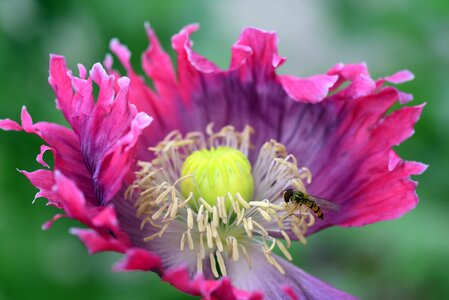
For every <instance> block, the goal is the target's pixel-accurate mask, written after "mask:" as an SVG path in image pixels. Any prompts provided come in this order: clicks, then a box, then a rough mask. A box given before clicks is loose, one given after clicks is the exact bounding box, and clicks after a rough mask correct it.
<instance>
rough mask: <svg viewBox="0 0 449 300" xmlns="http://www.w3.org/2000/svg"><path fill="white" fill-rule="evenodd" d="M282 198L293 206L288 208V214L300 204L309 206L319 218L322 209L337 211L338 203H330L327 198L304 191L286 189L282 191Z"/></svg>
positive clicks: (321, 216) (320, 217)
mask: <svg viewBox="0 0 449 300" xmlns="http://www.w3.org/2000/svg"><path fill="white" fill-rule="evenodd" d="M283 198H284V201H285V203H287V204H289V203H292V204H294V205H295V206H294V207H293V208H292V209H291V210H290V214H289V215H292V214H294V212H295V211H296V210H297V209H298V208H299V207H300V206H301V205H305V206H307V207H308V208H310V209H311V210H312V211H313V212H314V213H315V215H316V216H317V217H318V218H319V219H320V220H323V218H324V214H323V211H322V209H324V210H329V211H339V210H340V205H338V204H336V203H332V202H330V201H328V200H325V199H322V198H319V197H316V196H313V195H309V194H306V193H304V192H301V191H298V190H293V189H288V190H285V191H284V193H283Z"/></svg>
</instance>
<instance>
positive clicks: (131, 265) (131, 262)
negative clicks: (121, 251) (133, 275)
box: [114, 248, 162, 272]
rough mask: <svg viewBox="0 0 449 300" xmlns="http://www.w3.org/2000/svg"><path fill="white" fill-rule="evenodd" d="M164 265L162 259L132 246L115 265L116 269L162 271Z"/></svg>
mask: <svg viewBox="0 0 449 300" xmlns="http://www.w3.org/2000/svg"><path fill="white" fill-rule="evenodd" d="M161 267H162V262H161V259H160V258H159V257H158V256H156V255H154V254H152V253H150V252H148V251H146V250H144V249H139V248H130V249H128V250H127V252H126V254H125V257H124V258H123V259H122V260H121V261H119V262H118V263H117V264H115V266H114V270H115V271H136V270H138V271H155V272H160V270H161Z"/></svg>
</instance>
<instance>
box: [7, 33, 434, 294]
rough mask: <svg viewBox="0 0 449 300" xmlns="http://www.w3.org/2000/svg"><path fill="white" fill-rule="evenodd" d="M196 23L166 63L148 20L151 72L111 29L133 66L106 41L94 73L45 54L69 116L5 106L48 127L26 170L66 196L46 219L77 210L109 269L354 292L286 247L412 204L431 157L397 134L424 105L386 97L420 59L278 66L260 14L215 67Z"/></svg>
mask: <svg viewBox="0 0 449 300" xmlns="http://www.w3.org/2000/svg"><path fill="white" fill-rule="evenodd" d="M197 28H198V26H197V25H190V26H187V27H185V28H184V29H182V30H181V31H180V32H179V33H178V34H176V35H175V36H174V37H173V38H172V46H173V48H174V50H175V51H176V54H177V69H175V68H174V66H173V64H172V62H171V60H170V58H169V56H168V54H167V53H166V52H165V51H164V50H163V49H162V47H161V45H160V43H159V41H158V39H157V37H156V36H155V34H154V32H153V30H152V29H151V28H150V26H149V25H146V31H147V34H148V38H149V40H150V45H149V47H148V49H147V50H146V51H145V52H144V53H143V55H142V66H143V70H144V72H145V74H146V75H147V76H148V77H149V78H150V79H151V80H152V83H153V87H149V86H147V85H146V83H145V80H144V78H143V77H142V76H140V75H138V74H136V72H135V71H134V70H133V68H132V66H131V64H130V56H131V54H130V52H129V51H128V49H127V48H126V47H125V46H124V45H122V44H120V42H119V41H118V40H115V39H114V40H112V42H111V44H110V47H111V51H112V52H113V53H114V54H115V55H116V56H117V57H118V59H119V61H120V63H121V64H122V65H123V67H124V68H125V70H126V72H127V77H122V76H121V75H120V74H119V73H118V72H117V71H115V70H114V69H113V66H112V56H110V55H108V56H107V57H106V60H105V62H104V66H105V67H103V66H102V65H101V64H100V63H97V64H95V65H94V66H93V67H92V69H91V70H90V72H89V73H87V71H86V68H85V67H84V66H82V65H78V71H79V76H75V75H74V74H73V73H72V72H71V71H70V70H68V68H67V67H66V63H65V60H64V58H63V57H62V56H58V55H51V56H50V72H49V73H50V76H49V83H50V85H51V87H52V88H53V90H54V92H55V95H56V104H57V108H58V109H59V110H61V111H62V113H63V114H64V117H65V119H66V120H67V122H68V123H69V124H70V127H71V128H67V127H64V126H61V125H58V124H53V123H48V122H37V123H34V122H33V121H32V119H31V116H30V114H29V113H28V112H27V110H26V108H25V107H24V108H23V109H22V115H21V124H19V123H16V122H14V121H12V120H10V119H4V120H1V121H0V128H2V129H4V130H15V131H25V132H27V133H33V134H36V135H38V136H39V137H40V138H41V139H42V140H43V141H44V142H45V145H43V146H42V147H41V150H40V153H39V154H38V156H37V161H38V162H39V163H40V164H42V166H43V167H45V168H47V169H39V170H37V171H33V172H27V171H21V172H22V173H23V174H24V175H25V176H26V177H27V178H28V179H29V180H30V181H31V183H32V184H33V185H34V186H35V187H37V188H38V189H39V192H38V193H37V194H36V198H38V197H44V198H46V199H48V201H49V204H50V205H52V206H56V207H58V208H60V209H61V210H62V212H61V213H60V214H57V215H56V216H54V218H53V219H52V220H50V221H48V222H47V223H45V224H44V226H43V227H44V228H45V229H47V228H49V227H50V226H51V225H52V224H53V223H54V222H55V221H56V220H57V219H59V218H62V217H66V218H72V219H76V220H78V221H79V222H80V223H82V224H84V226H83V227H80V228H73V229H72V230H71V233H72V234H74V235H75V236H77V237H78V238H79V239H80V240H81V241H82V242H83V243H84V245H85V246H86V248H87V249H88V251H89V252H90V253H96V252H100V251H116V252H120V253H123V254H124V257H123V259H122V260H121V261H120V262H118V263H117V264H116V265H115V267H114V268H115V269H116V270H120V271H131V270H144V271H153V272H156V273H157V274H159V275H160V276H161V278H162V280H165V281H167V282H169V283H171V284H172V285H173V286H175V287H176V288H178V289H179V290H181V291H183V292H186V293H189V294H192V295H201V296H202V297H204V299H262V298H263V299H282V298H286V299H354V297H353V296H351V295H349V294H346V293H345V292H342V291H339V290H338V289H336V288H334V287H332V286H330V285H329V284H327V283H324V282H322V281H320V280H319V279H317V278H314V277H313V276H311V275H309V274H307V273H305V272H304V271H302V270H301V269H299V268H298V267H296V266H294V265H293V264H292V263H290V262H289V260H292V257H293V256H294V255H295V253H292V251H290V250H289V248H290V245H291V244H292V243H293V242H295V241H296V240H299V241H300V242H302V243H304V244H305V243H306V238H307V236H308V235H310V234H313V233H314V232H317V231H319V230H322V229H324V228H326V227H329V226H345V227H349V226H363V225H367V224H370V223H374V222H379V221H383V220H390V219H394V218H398V217H400V216H402V215H403V214H405V213H407V212H408V211H410V210H411V209H413V208H414V207H415V206H416V204H417V202H418V197H417V195H416V185H417V184H416V182H414V181H412V180H411V179H410V177H411V175H418V174H420V173H422V172H423V171H424V170H425V168H426V166H425V165H423V164H421V163H418V162H409V161H404V160H402V159H401V158H400V157H399V156H398V155H397V154H396V153H395V152H394V150H393V149H392V147H393V146H397V145H399V144H400V143H401V142H402V141H404V140H405V139H407V138H408V137H410V136H411V135H412V134H413V132H414V131H413V126H414V124H415V122H416V121H417V120H418V119H419V117H420V114H421V112H422V109H423V105H418V106H404V107H401V108H399V109H396V110H394V111H393V112H391V113H390V110H391V108H392V106H393V105H395V104H396V103H397V102H399V104H401V105H403V104H406V103H407V102H409V101H410V100H411V98H412V97H411V95H409V94H406V93H404V92H401V91H399V90H398V89H396V88H395V87H392V86H391V84H399V83H402V82H404V81H407V80H411V79H412V78H413V75H412V74H411V73H410V72H409V71H400V72H398V73H396V74H394V75H391V76H387V77H384V78H380V79H378V80H373V79H372V78H371V76H370V74H369V73H368V70H367V67H366V66H365V64H350V65H344V64H337V65H335V66H334V67H332V68H331V69H330V70H329V71H328V72H327V73H326V74H319V75H314V76H311V77H308V78H299V77H296V76H290V75H279V74H277V73H276V69H277V68H278V67H279V66H280V65H281V64H282V63H284V61H285V58H283V57H281V56H280V55H279V54H278V52H277V37H276V34H275V33H273V32H267V31H263V30H260V29H256V28H246V29H244V30H243V32H242V33H241V36H240V38H239V40H238V41H237V42H236V43H235V44H234V46H232V55H231V62H230V66H229V68H228V69H226V70H221V69H220V68H219V67H217V66H216V65H215V64H214V63H212V62H210V61H209V60H207V59H206V58H204V57H202V56H200V55H199V54H197V53H196V52H194V51H193V49H192V42H191V40H190V34H191V33H192V32H194V31H195V30H197ZM95 86H96V87H95ZM94 89H98V95H97V96H94V95H96V94H97V93H96V92H94ZM46 151H51V152H52V154H53V157H54V167H53V168H50V167H49V165H48V164H47V163H46V162H45V161H44V159H43V155H44V153H45V152H46ZM312 175H313V178H312ZM312 195H315V196H316V197H314V196H312ZM322 199H327V200H322ZM275 252H276V253H277V254H276V253H275Z"/></svg>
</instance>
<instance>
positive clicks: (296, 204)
mask: <svg viewBox="0 0 449 300" xmlns="http://www.w3.org/2000/svg"><path fill="white" fill-rule="evenodd" d="M293 205H294V207H293V208H291V207H289V209H288V210H289V212H288V214H287V215H285V216H283V217H282V218H281V219H282V220H285V219H287V218H288V217H290V216H292V215H294V214H295V212H296V211H297V210H298V207H299V205H300V204H299V203H295V204H293Z"/></svg>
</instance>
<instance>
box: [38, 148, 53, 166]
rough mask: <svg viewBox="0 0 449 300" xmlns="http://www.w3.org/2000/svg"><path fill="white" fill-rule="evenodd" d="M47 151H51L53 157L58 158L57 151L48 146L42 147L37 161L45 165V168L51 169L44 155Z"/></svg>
mask: <svg viewBox="0 0 449 300" xmlns="http://www.w3.org/2000/svg"><path fill="white" fill-rule="evenodd" d="M47 151H51V152H52V153H53V156H56V151H55V150H54V149H53V148H51V147H48V146H46V145H42V146H41V152H39V154H38V155H37V157H36V161H37V162H38V163H40V164H41V165H43V166H44V167H47V168H50V166H49V165H48V164H47V163H46V162H45V161H44V154H45V152H47Z"/></svg>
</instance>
